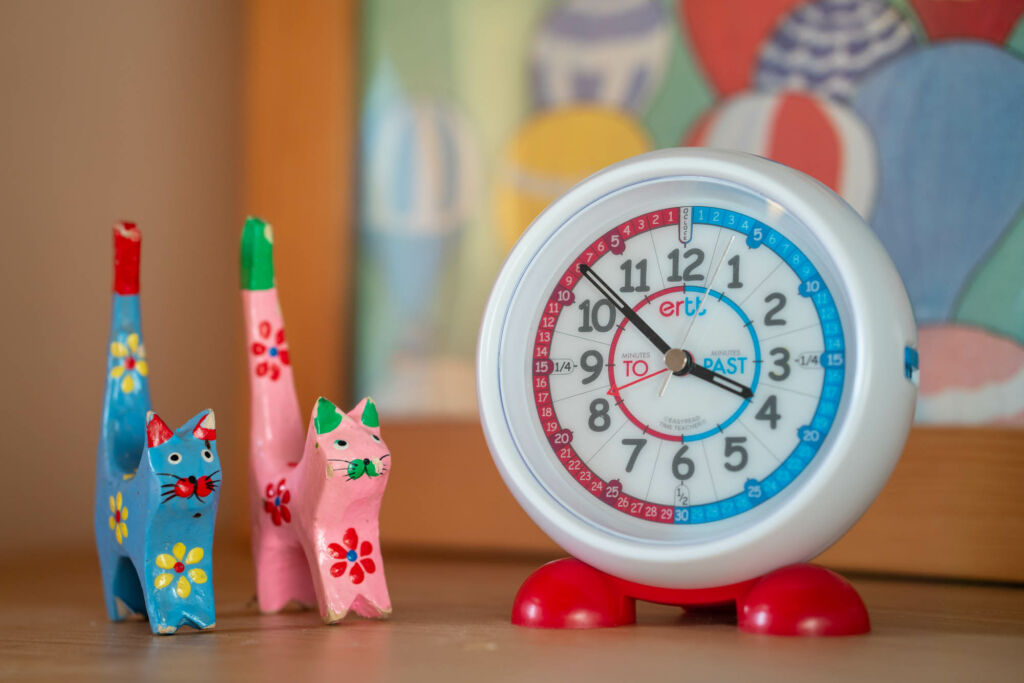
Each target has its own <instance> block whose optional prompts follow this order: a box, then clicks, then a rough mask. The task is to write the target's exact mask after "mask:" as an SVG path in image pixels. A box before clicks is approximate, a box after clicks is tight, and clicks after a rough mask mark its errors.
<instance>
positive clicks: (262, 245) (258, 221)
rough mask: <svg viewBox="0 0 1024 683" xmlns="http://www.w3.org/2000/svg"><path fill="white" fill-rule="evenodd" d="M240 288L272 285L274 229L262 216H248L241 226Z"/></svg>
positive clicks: (263, 287)
mask: <svg viewBox="0 0 1024 683" xmlns="http://www.w3.org/2000/svg"><path fill="white" fill-rule="evenodd" d="M239 275H240V280H241V286H242V289H271V288H273V286H274V230H273V228H271V227H270V223H267V222H266V221H265V220H263V219H262V218H256V217H255V216H249V217H248V218H246V219H245V227H244V228H242V249H241V269H240V271H239Z"/></svg>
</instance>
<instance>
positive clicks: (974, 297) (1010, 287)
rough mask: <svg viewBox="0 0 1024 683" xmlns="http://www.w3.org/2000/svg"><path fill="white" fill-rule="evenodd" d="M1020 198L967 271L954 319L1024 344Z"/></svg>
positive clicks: (1023, 225) (1023, 250)
mask: <svg viewBox="0 0 1024 683" xmlns="http://www.w3.org/2000/svg"><path fill="white" fill-rule="evenodd" d="M1022 264H1024V198H1022V200H1021V207H1020V210H1019V211H1018V212H1017V215H1016V217H1015V218H1014V219H1013V221H1012V223H1011V225H1010V227H1008V228H1007V229H1006V231H1005V232H1004V233H1003V234H1002V235H1000V237H999V242H998V243H997V244H996V246H995V247H994V248H993V249H992V250H991V251H990V252H989V253H988V254H986V255H985V258H984V260H983V261H982V263H981V264H979V265H978V267H977V268H975V269H974V270H973V271H972V272H971V279H970V282H968V284H967V285H966V286H965V287H964V289H963V290H962V292H961V293H960V296H959V298H958V299H957V303H956V314H955V319H956V321H957V322H959V323H963V324H972V325H977V326H980V327H984V328H985V329H988V330H992V331H993V332H997V333H999V334H1002V335H1005V336H1007V337H1010V338H1012V339H1016V340H1017V341H1018V342H1020V343H1022V344H1024V265H1022Z"/></svg>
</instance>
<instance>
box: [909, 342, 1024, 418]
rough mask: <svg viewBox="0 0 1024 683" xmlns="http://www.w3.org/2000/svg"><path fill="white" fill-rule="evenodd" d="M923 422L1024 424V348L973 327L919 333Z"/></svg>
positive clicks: (919, 407) (920, 402) (919, 412)
mask: <svg viewBox="0 0 1024 683" xmlns="http://www.w3.org/2000/svg"><path fill="white" fill-rule="evenodd" d="M918 352H919V357H920V362H921V375H920V377H921V392H920V395H919V397H918V403H917V419H918V421H920V422H946V423H958V424H982V423H991V422H1002V423H1007V424H1024V346H1021V345H1020V344H1018V343H1017V342H1016V341H1014V340H1012V339H1009V338H1007V337H1002V336H999V335H996V334H992V333H991V332H988V331H986V330H983V329H981V328H977V327H972V326H969V325H958V324H953V323H943V324H939V325H929V326H925V327H922V328H921V329H920V330H919V331H918Z"/></svg>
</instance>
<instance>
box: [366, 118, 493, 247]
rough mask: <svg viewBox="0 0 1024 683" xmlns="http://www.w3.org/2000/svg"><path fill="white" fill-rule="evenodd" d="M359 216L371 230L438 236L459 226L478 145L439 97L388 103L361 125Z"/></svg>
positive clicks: (473, 186)
mask: <svg viewBox="0 0 1024 683" xmlns="http://www.w3.org/2000/svg"><path fill="white" fill-rule="evenodd" d="M363 155H364V157H363V172H364V173H365V176H364V178H365V184H364V188H363V207H362V209H363V217H364V221H365V225H366V226H367V227H368V228H369V229H370V230H371V231H378V232H386V233H400V234H402V235H409V234H417V235H443V234H446V233H450V232H452V231H454V230H456V229H457V228H459V227H461V226H462V224H463V223H464V222H465V221H466V219H467V217H468V216H469V213H470V212H471V211H472V209H473V207H474V204H475V202H476V200H477V198H478V194H479V190H480V160H479V148H478V145H477V142H476V138H475V136H474V135H473V134H472V128H471V126H470V124H469V121H468V119H467V118H466V116H465V115H464V114H463V113H462V112H461V111H460V110H459V109H457V108H456V107H455V106H454V105H453V104H451V103H448V102H444V101H441V100H433V99H428V100H420V101H413V102H407V101H405V100H396V101H395V102H394V104H392V105H391V106H388V107H384V108H383V111H382V113H381V114H380V115H379V117H377V118H376V119H375V120H366V122H365V124H364V149H363Z"/></svg>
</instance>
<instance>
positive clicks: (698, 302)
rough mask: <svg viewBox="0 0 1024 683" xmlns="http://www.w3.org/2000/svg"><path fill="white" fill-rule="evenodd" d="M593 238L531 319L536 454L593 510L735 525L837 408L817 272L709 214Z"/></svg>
mask: <svg viewBox="0 0 1024 683" xmlns="http://www.w3.org/2000/svg"><path fill="white" fill-rule="evenodd" d="M597 232H599V233H600V234H599V235H598V236H597V237H596V239H595V240H594V241H593V242H591V243H590V244H588V245H586V247H584V248H583V249H582V250H581V251H580V252H579V253H578V254H575V255H574V258H573V259H572V260H571V261H570V262H569V264H568V266H567V267H566V268H565V270H564V271H563V272H561V273H560V277H559V278H558V282H557V284H556V285H555V286H554V287H553V288H552V290H551V291H550V294H549V296H548V297H547V299H546V300H545V301H543V302H542V309H541V311H539V312H538V315H537V324H536V334H535V336H534V341H533V354H532V363H531V368H530V370H531V374H532V378H533V401H534V408H535V410H536V415H537V419H538V420H539V425H540V427H541V429H542V430H543V432H544V433H545V435H546V436H547V437H548V441H549V444H550V453H549V454H548V455H549V456H550V457H553V458H555V459H556V460H557V461H558V462H559V463H560V464H561V465H562V466H563V467H564V468H565V470H566V472H568V473H569V474H570V476H572V478H573V479H574V480H575V481H576V483H578V485H579V486H580V487H581V488H582V489H583V490H585V491H586V492H588V493H589V494H590V495H592V496H594V497H595V498H597V499H598V500H600V501H602V502H603V503H605V504H607V505H609V506H611V507H612V508H614V509H615V510H617V511H619V512H621V513H622V514H624V515H630V516H632V517H635V518H638V519H642V520H648V521H651V522H655V523H660V524H705V523H709V522H715V521H718V520H721V519H724V518H728V517H732V516H735V515H741V514H743V513H744V512H746V511H748V510H750V509H751V508H753V507H755V506H757V505H760V504H761V503H763V502H765V501H767V500H768V499H770V498H771V497H773V496H775V495H776V494H778V493H780V492H781V491H783V490H785V488H786V487H787V486H789V485H791V484H792V483H793V481H794V480H795V479H796V478H797V475H799V474H800V472H802V471H803V469H804V468H805V467H806V466H807V465H808V464H809V463H810V462H811V460H812V459H813V458H814V456H815V454H816V453H817V451H818V449H819V447H820V445H821V443H822V441H823V440H824V439H826V438H827V436H828V433H829V430H830V428H831V427H832V423H833V420H834V418H835V416H836V413H837V410H838V407H839V403H840V399H841V397H842V390H843V379H844V365H845V353H844V348H845V344H844V340H843V328H842V323H841V321H840V317H839V314H838V310H837V307H836V304H835V302H834V300H833V298H832V295H831V293H830V291H829V288H828V286H827V285H826V284H825V282H824V281H823V279H822V277H821V275H820V274H819V270H818V268H817V267H816V266H815V264H814V263H813V262H812V261H811V259H810V258H809V257H808V256H807V255H806V254H805V253H804V252H803V251H802V250H801V249H800V248H799V247H797V246H796V245H795V244H794V243H793V242H792V241H791V240H790V239H788V238H787V237H786V236H785V235H784V234H782V233H781V232H779V231H778V230H777V229H775V228H774V227H772V226H770V225H767V224H765V223H763V222H762V221H759V220H757V219H755V218H753V217H752V216H749V215H746V214H744V213H741V212H738V211H733V210H731V209H729V208H725V207H724V206H718V205H712V206H704V205H683V206H668V207H661V208H658V209H656V210H654V211H647V212H644V213H643V214H640V215H636V216H633V217H631V218H629V219H628V220H625V221H622V222H620V223H618V224H617V225H614V226H600V229H599V230H598V231H597Z"/></svg>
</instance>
